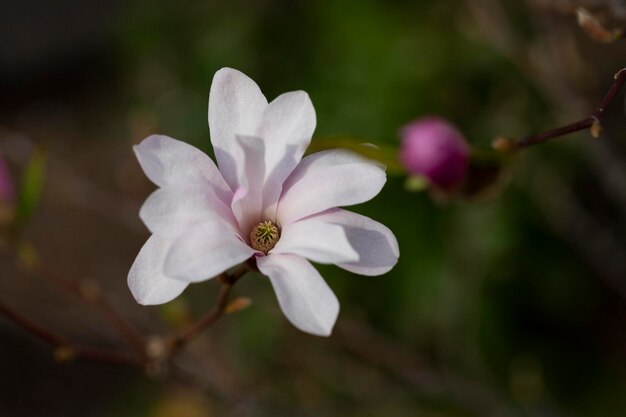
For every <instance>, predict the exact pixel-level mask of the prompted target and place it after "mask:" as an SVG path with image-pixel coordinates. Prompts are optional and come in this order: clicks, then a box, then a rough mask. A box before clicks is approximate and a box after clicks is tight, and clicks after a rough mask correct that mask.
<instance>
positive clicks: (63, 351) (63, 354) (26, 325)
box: [0, 304, 144, 368]
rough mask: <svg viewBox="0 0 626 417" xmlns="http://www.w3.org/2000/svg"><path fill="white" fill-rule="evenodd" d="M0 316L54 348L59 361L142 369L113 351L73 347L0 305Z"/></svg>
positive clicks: (126, 357)
mask: <svg viewBox="0 0 626 417" xmlns="http://www.w3.org/2000/svg"><path fill="white" fill-rule="evenodd" d="M0 315H2V316H4V317H5V318H7V319H8V320H10V321H12V322H13V323H15V324H16V325H18V326H19V327H21V328H22V329H24V330H26V331H27V332H29V333H30V334H31V335H33V336H35V337H36V338H37V339H39V340H41V341H42V342H45V343H47V344H48V345H50V346H52V347H54V348H56V350H55V358H56V359H57V360H59V361H67V360H71V359H74V358H81V359H86V360H91V361H96V362H106V363H111V364H117V365H125V366H130V367H133V368H143V367H144V363H143V361H141V360H138V359H135V358H132V357H130V356H127V355H124V354H122V353H119V352H117V351H114V350H107V349H101V348H94V347H84V346H75V345H73V344H71V343H70V342H69V341H68V340H67V339H65V338H64V337H62V336H59V335H57V334H56V333H53V332H52V331H50V330H48V329H46V328H44V327H42V326H41V325H39V324H37V323H35V322H33V321H32V320H30V319H27V318H26V317H24V316H22V315H21V314H19V313H17V312H16V311H14V310H11V309H10V308H8V307H6V306H4V305H2V304H0Z"/></svg>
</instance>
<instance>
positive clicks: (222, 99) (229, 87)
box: [209, 68, 267, 190]
mask: <svg viewBox="0 0 626 417" xmlns="http://www.w3.org/2000/svg"><path fill="white" fill-rule="evenodd" d="M266 107H267V100H266V99H265V96H264V95H263V93H261V90H260V89H259V86H258V85H257V84H256V83H255V82H254V81H253V80H252V79H250V78H249V77H248V76H246V75H245V74H243V73H242V72H239V71H237V70H234V69H232V68H222V69H221V70H219V71H217V72H216V73H215V76H214V77H213V83H212V84H211V92H210V93H209V130H210V132H211V142H212V143H213V148H214V150H215V157H216V158H217V163H218V164H219V167H220V171H221V173H222V175H223V176H224V179H225V180H226V182H227V183H228V184H229V185H230V188H231V190H236V189H237V188H238V186H239V184H238V183H237V166H238V165H239V164H240V163H241V159H242V154H241V149H240V148H239V145H238V143H237V142H236V141H235V135H237V134H239V135H254V134H255V132H256V129H257V126H259V123H260V121H261V119H262V117H263V112H264V110H265V108H266Z"/></svg>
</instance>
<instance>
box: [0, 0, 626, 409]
mask: <svg viewBox="0 0 626 417" xmlns="http://www.w3.org/2000/svg"><path fill="white" fill-rule="evenodd" d="M581 5H582V6H586V7H588V8H589V9H590V10H592V11H593V12H594V13H597V14H598V16H600V17H601V18H602V19H603V21H605V22H607V25H608V26H609V27H620V26H626V3H625V2H624V1H623V0H584V1H583V0H581V1H580V2H576V1H570V0H554V1H549V0H517V1H513V0H511V1H498V0H467V1H458V0H421V1H409V0H395V1H391V0H384V1H383V0H359V1H357V0H319V1H288V0H282V1H281V0H279V1H269V0H259V1H252V0H250V1H243V0H233V1H228V2H225V1H173V0H153V1H147V0H133V1H128V2H122V1H108V2H100V1H94V0H82V1H78V0H58V1H54V2H48V1H38V0H21V1H10V0H4V1H3V2H2V3H0V149H1V150H2V153H3V154H4V156H5V157H6V159H7V160H8V161H9V165H10V168H11V172H12V173H13V174H14V177H15V178H19V176H20V173H21V172H22V171H23V170H24V166H25V164H26V161H27V159H28V157H29V155H30V153H31V152H32V150H33V149H35V148H38V147H40V146H43V147H44V148H45V149H46V153H47V167H46V183H45V188H44V194H43V198H42V201H41V204H40V207H39V210H38V211H37V213H36V214H35V216H34V217H33V218H32V219H31V220H30V222H29V223H28V225H27V227H26V231H25V235H26V237H27V238H28V239H29V240H30V241H31V242H32V243H33V245H34V246H35V247H36V248H37V250H38V251H39V253H40V256H41V258H42V259H45V260H46V261H47V263H48V264H50V265H52V266H53V267H54V268H55V269H56V270H58V271H60V272H61V273H63V274H65V275H67V276H69V277H72V279H76V280H83V279H91V280H94V281H96V282H98V283H99V285H100V286H101V287H102V288H103V290H104V292H105V294H106V295H107V296H108V298H109V299H110V300H111V302H112V303H113V304H114V305H115V306H116V307H117V308H118V309H120V310H121V311H123V314H124V315H125V316H127V317H128V318H129V320H130V321H132V322H133V323H134V324H135V325H136V326H137V327H138V328H140V329H141V330H142V332H144V333H147V334H152V333H154V334H156V333H159V334H162V333H164V332H167V331H168V329H171V328H175V327H176V326H178V325H180V323H181V322H184V321H185V320H187V319H188V318H189V317H190V316H193V315H201V314H202V313H203V312H205V311H207V310H208V309H209V308H210V307H211V306H212V304H213V299H214V294H215V293H216V290H217V284H216V283H215V282H206V283H202V284H198V285H193V286H192V287H191V288H190V289H189V290H187V291H186V292H185V294H184V296H183V297H181V298H179V299H177V300H176V301H174V302H172V303H170V304H168V305H165V306H162V307H150V308H148V307H141V306H138V305H136V303H135V302H134V300H133V299H132V296H131V295H130V292H129V290H128V288H127V286H126V275H127V272H128V269H129V267H130V265H131V263H132V261H133V259H134V257H135V255H136V254H137V252H138V250H139V248H140V247H141V245H142V244H143V242H144V241H145V239H146V238H147V236H148V232H147V230H145V228H144V227H143V225H142V224H141V222H140V220H139V218H138V216H137V213H138V210H139V207H140V205H141V203H142V202H143V200H144V199H145V197H146V196H147V195H148V194H149V193H150V191H151V190H152V189H153V188H154V186H153V185H151V184H150V183H149V181H148V180H147V179H146V178H145V177H144V175H143V174H142V172H141V171H140V168H139V166H138V164H137V162H136V160H135V158H134V156H133V154H132V151H131V146H132V145H133V144H134V143H137V142H139V141H140V140H141V139H143V138H144V137H145V136H147V135H149V134H151V133H162V134H167V135H169V136H172V137H175V138H178V139H181V140H185V141H187V142H189V143H192V144H194V145H195V146H198V147H200V148H201V149H204V150H206V151H207V152H211V149H210V142H209V137H208V128H207V117H206V114H207V101H208V100H207V98H208V92H209V87H210V83H211V78H212V76H213V73H214V72H215V71H216V70H217V69H219V68H221V67H224V66H230V67H234V68H237V69H240V70H242V71H243V72H245V73H246V74H248V75H250V76H251V77H252V78H253V79H254V80H256V81H257V82H258V83H259V85H260V86H261V88H262V89H263V91H264V93H265V94H266V95H267V96H268V98H273V97H275V96H276V95H278V94H279V93H281V92H284V91H289V90H294V89H303V90H306V91H307V92H308V93H309V94H310V96H311V98H312V100H313V103H314V105H315V108H316V112H317V117H318V128H317V132H316V135H317V136H320V137H321V136H327V135H333V134H350V135H354V136H358V137H361V138H366V139H367V140H368V141H369V142H373V143H377V144H379V145H385V146H390V147H396V146H397V145H398V136H397V134H398V130H399V129H400V128H401V126H402V125H404V124H405V123H407V122H409V121H411V120H412V119H414V118H416V117H419V116H423V115H427V114H439V115H442V116H444V117H446V118H448V119H450V120H452V121H453V122H455V123H456V124H457V125H458V126H459V128H460V129H461V130H462V131H463V132H464V133H465V134H466V136H467V139H468V141H469V142H471V144H472V145H474V146H477V147H480V146H483V147H486V146H488V145H489V143H490V142H491V140H492V139H493V138H494V137H496V136H498V135H505V136H511V137H519V136H523V135H527V134H531V133H534V132H538V131H541V130H545V129H547V128H551V127H556V126H559V125H561V124H564V123H568V122H572V121H575V120H578V119H581V118H584V117H586V116H588V115H589V114H591V112H592V110H593V108H594V107H595V105H596V104H597V103H598V102H599V101H600V99H601V97H602V96H603V94H604V93H605V91H606V90H607V89H608V87H609V86H610V84H611V81H612V77H613V75H614V74H615V72H617V71H618V70H619V69H620V68H623V67H624V65H625V63H626V59H625V57H626V41H617V42H614V43H612V44H598V43H595V42H594V41H593V40H591V39H590V38H589V37H588V36H586V35H585V33H583V32H582V31H581V29H580V28H579V27H578V25H577V23H576V18H575V10H576V7H578V6H581ZM625 125H626V124H625V123H624V99H623V95H621V96H620V98H619V99H618V100H617V101H616V103H614V105H613V106H612V108H611V109H610V110H609V112H608V114H607V117H606V119H605V121H604V127H605V129H604V134H603V136H602V138H601V139H600V140H594V139H591V137H590V136H589V135H588V134H586V133H580V134H576V135H573V136H570V137H567V138H563V139H559V140H556V141H554V142H550V143H547V144H545V145H541V146H538V147H536V148H533V149H530V150H528V151H527V152H526V153H525V154H524V155H523V156H522V157H520V158H518V160H516V161H515V164H514V165H513V166H512V168H511V170H510V172H508V173H507V175H506V176H505V177H506V178H505V182H504V183H503V184H501V186H500V187H499V189H498V190H497V192H495V193H492V195H491V196H490V197H489V198H485V199H482V200H479V201H474V200H472V201H449V202H441V201H437V200H436V199H433V198H431V196H430V195H429V194H428V193H409V192H407V191H406V190H405V188H404V178H402V177H401V176H391V177H390V178H389V181H388V185H387V186H386V187H385V189H384V190H383V192H382V193H381V195H380V196H379V197H378V198H376V199H375V200H374V201H372V202H369V203H366V204H364V205H362V206H359V207H357V208H355V210H356V211H359V212H362V213H366V214H368V215H371V216H372V217H373V218H375V219H377V220H379V221H381V222H382V223H384V224H386V225H388V226H389V227H390V228H391V229H392V230H393V231H394V232H395V234H396V235H397V237H398V240H399V243H400V251H401V257H400V262H399V263H398V265H397V266H396V268H395V269H394V270H393V271H392V272H390V273H389V274H387V275H385V276H383V277H374V278H370V277H360V276H352V275H351V274H350V273H348V272H346V271H343V270H340V269H338V268H335V267H320V269H321V270H322V273H323V276H324V277H325V278H327V280H328V281H329V284H330V285H331V287H332V288H333V289H334V290H335V291H336V292H337V294H338V297H339V299H340V301H341V305H342V311H341V314H340V317H339V321H338V325H337V327H336V330H335V333H334V334H333V336H332V337H331V338H329V339H320V338H315V337H312V336H309V335H306V334H303V333H300V332H298V331H297V330H295V329H294V328H293V327H292V326H291V325H289V323H288V322H287V321H286V319H285V318H284V317H283V316H282V314H281V313H280V310H279V308H278V304H277V302H276V300H275V297H274V295H273V292H272V290H271V288H270V286H269V285H268V283H267V282H266V281H265V280H263V279H260V278H259V277H254V276H253V277H250V278H246V279H244V280H242V282H241V283H239V284H237V287H236V290H235V292H236V294H237V295H242V296H247V297H250V298H251V299H252V300H253V304H252V305H251V307H250V308H248V309H246V310H244V311H242V312H240V313H237V314H235V315H232V316H227V317H225V318H224V319H223V320H222V321H220V323H218V324H217V325H216V326H215V327H213V328H211V329H210V330H209V331H208V332H207V334H206V335H205V336H204V337H203V338H202V339H200V340H198V341H197V342H195V343H194V344H193V345H192V346H190V349H189V350H188V352H186V353H185V355H183V357H181V358H180V363H181V366H182V367H186V368H187V369H188V372H189V375H190V378H187V379H185V380H174V379H171V378H165V377H161V378H150V377H147V376H145V375H144V374H142V373H141V372H138V371H134V370H129V369H125V368H123V367H118V366H113V365H104V364H97V363H88V362H81V361H76V362H69V363H57V362H55V361H54V360H53V358H52V355H51V349H50V348H49V347H48V346H46V345H43V344H42V343H40V342H38V341H36V340H35V339H33V338H32V337H30V336H29V335H28V334H26V333H24V332H23V331H22V330H20V329H18V328H17V327H15V326H14V325H12V324H10V323H8V322H6V321H4V320H0V375H1V377H0V416H3V417H4V416H7V417H41V416H45V417H57V416H59V417H73V416H81V417H87V416H115V417H143V416H146V417H164V416H167V417H208V416H251V417H252V416H255V417H256V416H316V417H321V416H355V417H356V416H359V417H370V416H371V417H375V416H376V417H379V416H380V417H387V416H428V417H435V416H436V417H444V416H445V417H448V416H449V417H452V416H540V417H543V416H546V417H551V416H589V417H591V416H606V417H613V416H615V417H620V416H623V415H625V413H626V411H625V410H626V396H624V392H625V390H626V332H625V327H626V126H625ZM0 299H1V300H2V301H3V302H5V303H7V304H10V305H11V306H12V307H13V308H15V309H18V310H19V311H21V312H22V313H23V314H25V315H28V316H29V317H31V318H32V319H33V320H36V321H37V322H39V323H42V324H45V325H46V326H47V327H49V328H51V329H54V330H55V331H56V332H58V333H61V334H63V335H65V336H66V337H68V338H70V339H71V340H73V341H78V342H80V343H81V344H92V345H99V346H110V347H115V348H119V349H128V348H127V347H126V346H125V345H124V342H123V341H121V340H119V338H118V336H117V334H116V333H115V332H114V331H113V330H111V329H110V328H109V327H108V326H107V323H106V322H104V321H103V320H102V319H101V318H100V317H99V316H98V315H97V314H95V313H93V312H92V311H91V310H90V309H89V306H88V305H85V304H84V303H81V302H80V301H76V300H74V299H72V298H70V297H68V296H66V295H64V294H63V293H62V292H59V291H58V289H55V288H54V287H52V286H50V285H49V284H48V283H46V282H45V281H42V280H41V279H40V278H39V277H37V276H35V275H33V274H30V273H28V272H27V271H24V270H23V268H20V267H19V266H18V265H17V263H16V261H15V257H14V256H13V255H12V254H11V252H10V251H5V252H2V255H1V256H0Z"/></svg>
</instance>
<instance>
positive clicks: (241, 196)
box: [231, 135, 265, 234]
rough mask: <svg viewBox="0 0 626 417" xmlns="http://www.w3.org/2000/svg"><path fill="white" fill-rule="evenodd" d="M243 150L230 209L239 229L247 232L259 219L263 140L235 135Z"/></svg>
mask: <svg viewBox="0 0 626 417" xmlns="http://www.w3.org/2000/svg"><path fill="white" fill-rule="evenodd" d="M236 141H237V142H238V143H239V146H240V147H241V150H242V152H243V158H242V163H241V164H239V165H238V166H237V178H238V183H239V188H237V190H236V191H235V195H234V197H233V202H232V205H231V207H232V211H233V213H234V214H235V217H237V221H238V222H239V230H241V231H242V233H244V234H247V233H249V232H250V230H252V227H253V226H254V225H255V224H257V223H259V222H260V221H261V207H262V194H261V193H262V189H263V177H264V175H265V164H264V162H263V154H264V153H265V142H264V141H263V140H262V139H260V138H257V137H253V136H241V135H236Z"/></svg>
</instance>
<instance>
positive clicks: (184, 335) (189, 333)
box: [168, 264, 250, 356]
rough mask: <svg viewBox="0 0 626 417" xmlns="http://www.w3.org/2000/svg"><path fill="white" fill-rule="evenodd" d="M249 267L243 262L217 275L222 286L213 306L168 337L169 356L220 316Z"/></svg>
mask: <svg viewBox="0 0 626 417" xmlns="http://www.w3.org/2000/svg"><path fill="white" fill-rule="evenodd" d="M249 269H250V267H249V266H248V265H247V264H244V265H242V266H241V267H239V268H238V269H237V270H235V271H234V272H232V273H228V272H224V273H222V274H221V275H219V276H218V277H217V279H219V280H220V282H221V284H222V286H221V287H220V290H219V293H218V295H217V298H216V301H215V306H214V307H213V308H212V309H211V310H210V311H209V312H208V313H207V314H206V315H205V316H204V317H202V318H201V319H200V320H198V321H197V322H195V323H194V324H192V325H191V326H190V327H189V328H187V329H185V330H183V331H182V332H181V333H179V334H178V335H175V336H173V337H172V338H170V340H169V342H168V345H169V356H172V355H174V354H175V353H176V352H177V351H179V350H180V349H182V348H183V347H184V346H185V345H186V344H187V343H189V342H190V341H191V340H193V339H194V338H195V337H197V336H198V335H199V334H200V333H202V332H203V331H204V330H205V329H206V328H208V327H210V326H211V325H213V323H215V322H216V321H217V320H218V319H219V318H220V317H222V315H223V314H224V311H225V309H226V307H227V306H228V299H229V296H230V292H231V290H232V288H233V285H235V283H236V282H237V281H239V279H240V278H241V277H243V276H244V275H245V274H246V273H247V272H248V271H249Z"/></svg>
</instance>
